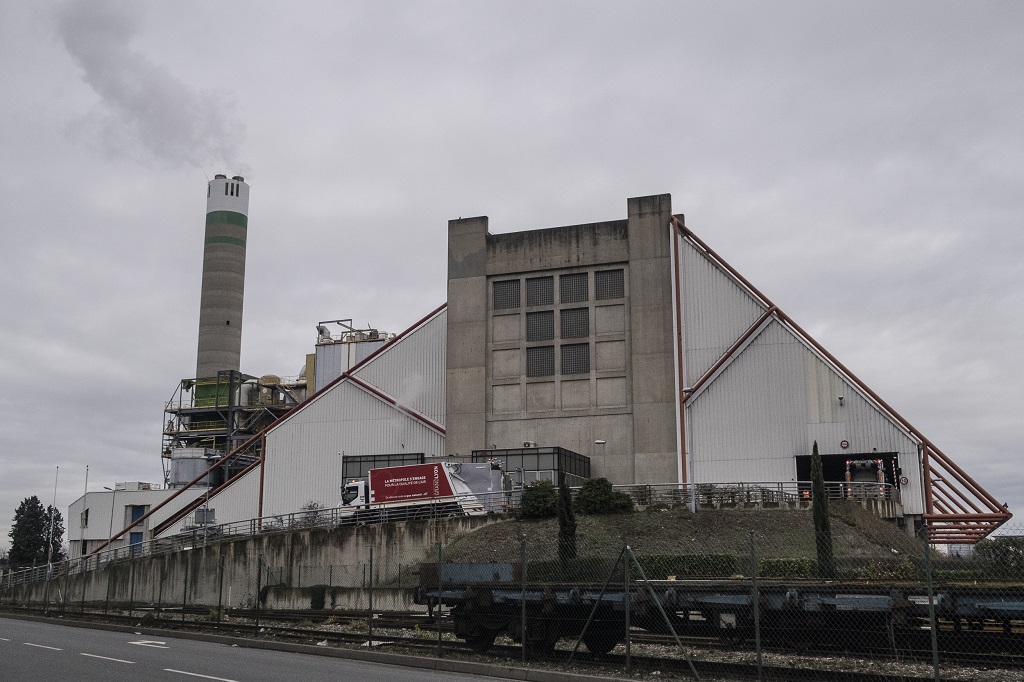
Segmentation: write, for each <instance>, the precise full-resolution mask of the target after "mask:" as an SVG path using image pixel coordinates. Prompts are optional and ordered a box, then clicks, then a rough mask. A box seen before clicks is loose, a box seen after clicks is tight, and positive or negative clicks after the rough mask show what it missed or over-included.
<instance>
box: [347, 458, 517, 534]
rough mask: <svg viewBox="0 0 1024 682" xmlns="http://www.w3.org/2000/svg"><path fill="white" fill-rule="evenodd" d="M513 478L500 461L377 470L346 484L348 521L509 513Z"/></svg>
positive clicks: (420, 465)
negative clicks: (353, 518)
mask: <svg viewBox="0 0 1024 682" xmlns="http://www.w3.org/2000/svg"><path fill="white" fill-rule="evenodd" d="M511 502H512V479H511V478H510V477H509V475H508V474H507V473H506V472H505V471H503V470H502V468H501V466H500V464H499V463H497V462H483V463H464V462H435V463H427V464H410V465H407V466H397V467H388V468H384V469H371V470H370V471H369V473H368V475H367V476H366V478H358V479H352V480H350V481H348V482H346V483H345V484H344V485H343V486H342V488H341V504H340V505H338V512H339V514H340V515H341V516H342V518H343V519H347V518H348V517H350V516H354V517H355V518H356V519H357V520H358V521H367V522H372V521H398V520H405V519H417V518H436V517H446V516H477V515H481V514H487V513H493V512H503V511H506V510H507V509H508V508H509V507H510V505H511Z"/></svg>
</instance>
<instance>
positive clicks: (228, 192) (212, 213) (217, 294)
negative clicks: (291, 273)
mask: <svg viewBox="0 0 1024 682" xmlns="http://www.w3.org/2000/svg"><path fill="white" fill-rule="evenodd" d="M248 222H249V185H247V184H245V178H243V177H242V176H240V175H236V176H235V177H233V178H231V179H230V180H229V179H228V177H227V176H226V175H216V176H214V178H213V180H211V181H210V182H209V184H208V185H207V189H206V240H205V246H204V247H203V292H202V297H201V300H200V303H199V352H198V354H197V356H196V377H199V378H202V377H214V376H217V372H219V371H222V370H235V371H238V369H239V365H240V363H241V354H242V298H243V293H244V291H245V235H246V228H247V226H248Z"/></svg>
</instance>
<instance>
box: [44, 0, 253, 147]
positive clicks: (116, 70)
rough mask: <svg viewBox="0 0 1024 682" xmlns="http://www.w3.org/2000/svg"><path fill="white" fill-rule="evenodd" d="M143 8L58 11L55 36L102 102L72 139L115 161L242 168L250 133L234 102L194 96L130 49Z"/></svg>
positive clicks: (80, 121) (90, 6)
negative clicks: (241, 152) (237, 115)
mask: <svg viewBox="0 0 1024 682" xmlns="http://www.w3.org/2000/svg"><path fill="white" fill-rule="evenodd" d="M144 8H145V5H144V4H143V3H127V2H109V1H106V0H104V1H101V2H96V1H94V0H90V1H88V2H85V1H82V0H76V1H74V2H70V3H68V4H67V5H64V6H63V7H62V8H61V10H59V11H58V13H57V17H56V20H57V21H56V24H57V32H58V35H59V37H60V39H61V40H62V41H63V43H64V45H65V47H66V48H67V50H68V53H69V54H70V55H71V57H72V58H73V59H74V60H75V62H76V63H77V64H78V65H79V66H80V67H81V68H82V70H83V72H84V73H83V77H82V79H83V80H84V81H85V82H86V83H87V84H88V85H89V87H91V88H92V89H93V91H95V92H96V94H97V95H99V97H100V102H99V103H98V104H97V105H96V107H95V108H94V109H93V110H92V111H90V112H89V113H87V114H85V115H83V116H80V117H78V118H77V119H75V120H74V121H73V122H72V124H71V125H70V127H69V132H70V133H71V134H72V136H73V137H75V138H76V139H79V140H85V141H89V142H93V143H96V144H98V145H99V146H100V147H101V148H102V149H103V150H104V151H105V152H106V153H107V154H109V155H111V156H113V157H118V158H130V159H134V160H137V161H151V160H156V161H159V162H162V163H165V164H167V165H170V166H174V167H180V166H195V167H210V166H223V167H228V166H231V167H238V165H239V163H238V152H239V148H240V147H241V144H242V141H243V139H244V137H245V130H244V127H243V126H241V125H240V124H238V123H237V122H236V121H235V120H234V116H233V111H234V102H233V100H232V99H231V98H230V96H229V95H226V94H225V93H224V92H223V91H220V90H218V91H216V92H212V91H201V90H196V89H194V88H190V87H189V86H188V85H186V84H184V83H182V82H181V81H180V80H179V79H178V78H176V77H175V76H174V74H172V73H171V72H170V70H169V69H167V68H166V67H165V66H162V65H160V64H154V63H153V62H152V61H151V60H149V59H148V58H147V57H146V56H145V55H144V54H142V53H141V52H140V51H138V50H136V49H133V48H132V47H131V42H132V39H133V38H134V36H135V35H136V34H137V33H138V31H139V29H140V27H141V25H142V20H143V16H142V13H143V11H144Z"/></svg>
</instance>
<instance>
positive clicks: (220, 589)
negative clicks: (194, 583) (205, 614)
mask: <svg viewBox="0 0 1024 682" xmlns="http://www.w3.org/2000/svg"><path fill="white" fill-rule="evenodd" d="M223 608H224V543H223V542H222V543H220V571H219V572H218V575H217V625H220V614H221V610H222V609H223Z"/></svg>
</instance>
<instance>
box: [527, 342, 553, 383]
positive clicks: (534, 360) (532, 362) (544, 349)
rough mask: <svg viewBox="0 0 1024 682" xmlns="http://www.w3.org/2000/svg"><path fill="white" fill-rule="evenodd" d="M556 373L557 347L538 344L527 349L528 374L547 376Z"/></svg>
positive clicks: (531, 375)
mask: <svg viewBox="0 0 1024 682" xmlns="http://www.w3.org/2000/svg"><path fill="white" fill-rule="evenodd" d="M554 373H555V347H554V346H536V347H534V348H527V349H526V376H528V377H546V376H551V375H552V374H554Z"/></svg>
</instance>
